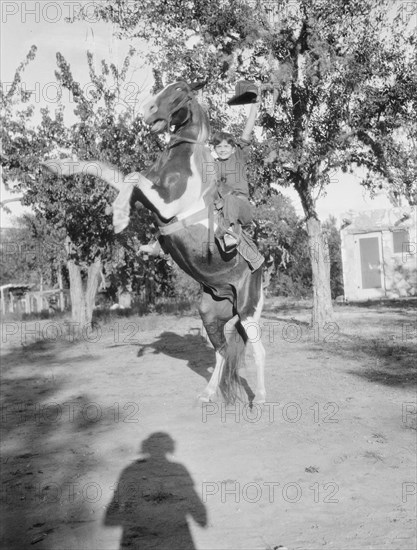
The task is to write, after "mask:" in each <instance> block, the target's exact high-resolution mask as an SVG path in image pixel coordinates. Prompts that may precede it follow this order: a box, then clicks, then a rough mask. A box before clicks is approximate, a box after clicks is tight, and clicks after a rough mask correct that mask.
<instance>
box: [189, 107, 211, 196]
mask: <svg viewBox="0 0 417 550" xmlns="http://www.w3.org/2000/svg"><path fill="white" fill-rule="evenodd" d="M191 111H192V117H193V123H195V124H196V125H198V126H199V132H198V135H197V138H196V139H197V141H198V143H199V144H201V145H198V146H196V147H194V159H195V163H196V166H197V170H198V172H199V175H200V177H201V181H202V183H203V190H204V191H205V190H207V189H208V188H213V189H214V187H215V182H216V165H215V160H214V158H213V156H212V154H211V151H210V149H209V148H208V146H207V145H206V142H207V140H208V138H209V136H210V122H209V118H208V116H207V113H206V112H205V110H204V109H203V107H202V106H201V105H200V104H199V103H198V101H197V99H195V98H194V99H193V100H192V101H191Z"/></svg>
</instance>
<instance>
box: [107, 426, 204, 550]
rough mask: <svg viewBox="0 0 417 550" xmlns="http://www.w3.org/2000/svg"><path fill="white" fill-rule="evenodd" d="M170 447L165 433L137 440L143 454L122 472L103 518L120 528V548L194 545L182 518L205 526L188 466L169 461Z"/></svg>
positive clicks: (186, 547) (172, 448)
mask: <svg viewBox="0 0 417 550" xmlns="http://www.w3.org/2000/svg"><path fill="white" fill-rule="evenodd" d="M174 451H175V444H174V441H173V439H172V438H171V437H170V436H169V435H168V434H167V433H165V432H156V433H153V434H151V435H150V436H149V437H148V438H147V439H146V440H145V441H143V443H142V446H141V453H143V454H144V455H145V456H144V458H141V459H138V460H136V461H134V462H132V464H130V465H129V466H127V467H126V468H125V469H124V470H123V471H122V473H121V475H120V478H119V480H118V483H117V487H116V490H115V492H114V495H113V498H112V501H111V503H110V504H109V506H108V507H107V510H106V515H105V519H104V525H105V526H109V527H110V526H111V527H113V526H118V527H121V528H122V537H121V541H120V549H125V548H129V549H132V550H135V549H137V550H139V549H141V550H151V549H155V550H156V549H158V550H164V549H166V550H168V549H169V550H171V549H172V548H181V550H194V549H195V545H194V542H193V539H192V535H191V532H190V529H189V526H188V521H187V518H189V517H191V518H193V519H194V521H195V522H196V523H198V524H199V525H200V526H202V527H206V526H207V513H206V508H205V506H204V504H203V503H202V502H201V500H200V497H199V495H198V493H197V492H196V490H195V488H194V483H193V480H192V478H191V476H190V474H189V473H188V471H187V469H186V468H185V467H184V466H182V465H181V464H178V463H176V462H172V461H170V460H168V458H167V455H168V454H173V453H174Z"/></svg>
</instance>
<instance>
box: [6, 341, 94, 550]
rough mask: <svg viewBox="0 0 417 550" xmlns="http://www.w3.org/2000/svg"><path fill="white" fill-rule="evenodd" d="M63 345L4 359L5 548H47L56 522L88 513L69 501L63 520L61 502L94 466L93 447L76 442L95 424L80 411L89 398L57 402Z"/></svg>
mask: <svg viewBox="0 0 417 550" xmlns="http://www.w3.org/2000/svg"><path fill="white" fill-rule="evenodd" d="M65 347H66V346H65V344H63V343H61V344H54V343H49V342H45V341H37V342H34V343H32V344H30V345H27V346H24V347H19V348H14V349H10V350H7V351H6V352H5V353H3V354H2V388H1V389H2V392H1V393H2V395H1V397H2V423H1V440H2V491H1V504H0V509H1V516H2V520H3V521H2V528H1V535H0V540H1V544H0V545H1V547H2V548H8V549H9V550H20V549H22V548H31V547H32V545H38V543H41V542H42V544H39V546H36V547H39V548H49V547H50V546H49V544H48V541H49V538H50V537H51V536H53V533H54V531H55V530H56V525H57V523H58V524H60V523H62V524H63V523H71V522H73V521H74V522H78V521H82V520H83V519H81V518H85V517H86V515H87V514H86V511H85V505H84V503H83V502H74V504H73V514H72V515H71V514H69V515H68V514H67V515H66V514H65V513H64V509H65V507H63V501H62V499H65V498H67V497H68V495H66V493H65V491H66V489H68V487H71V485H73V484H74V480H76V476H77V475H80V474H82V472H83V471H88V470H89V469H91V468H92V467H94V466H93V464H94V465H95V460H94V457H93V453H91V449H88V445H84V444H83V443H82V442H81V441H80V439H79V437H80V435H81V434H82V433H83V431H86V430H88V429H90V428H91V426H92V422H91V418H89V417H88V416H86V415H85V414H84V411H85V410H86V409H85V408H86V407H87V406H88V404H89V403H90V402H91V400H90V399H89V398H88V396H87V395H86V394H81V393H80V394H76V395H75V396H74V402H73V403H72V407H69V406H68V407H66V406H65V405H64V404H63V403H62V402H60V397H59V396H60V394H61V395H62V391H63V390H64V388H65V386H66V382H65V377H63V376H61V375H60V374H58V375H56V372H57V371H59V373H62V367H63V365H65V359H63V358H62V356H61V353H62V351H63V349H65ZM86 359H88V360H89V361H91V357H90V356H89V355H84V354H82V355H80V356H76V357H71V358H70V359H69V361H68V362H71V363H74V362H75V363H76V362H83V361H86ZM69 366H71V365H69ZM22 372H25V373H28V372H30V376H27V374H26V375H23V376H22ZM75 434H77V437H74V435H75ZM67 510H68V509H67Z"/></svg>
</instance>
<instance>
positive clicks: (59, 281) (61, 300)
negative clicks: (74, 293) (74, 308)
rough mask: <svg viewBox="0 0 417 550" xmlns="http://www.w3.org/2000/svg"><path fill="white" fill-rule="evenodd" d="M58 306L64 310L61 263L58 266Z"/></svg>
mask: <svg viewBox="0 0 417 550" xmlns="http://www.w3.org/2000/svg"><path fill="white" fill-rule="evenodd" d="M58 288H59V308H60V310H61V311H65V297H64V283H63V281H62V265H61V263H60V264H59V266H58Z"/></svg>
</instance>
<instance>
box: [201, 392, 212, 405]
mask: <svg viewBox="0 0 417 550" xmlns="http://www.w3.org/2000/svg"><path fill="white" fill-rule="evenodd" d="M212 397H213V395H207V394H206V393H202V394H200V395H198V396H197V399H198V400H199V401H201V402H202V403H211V398H212Z"/></svg>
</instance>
